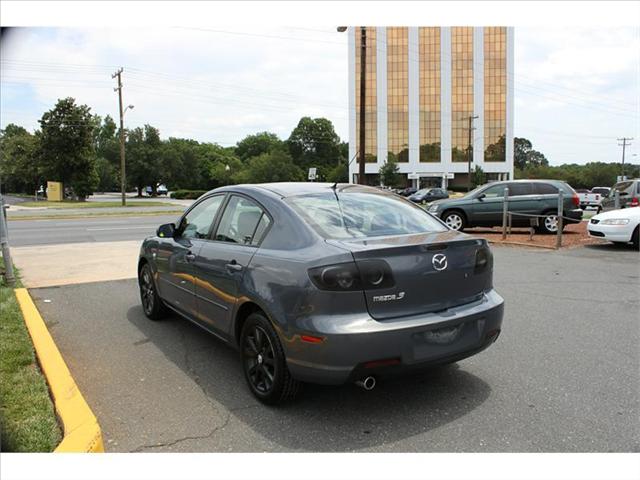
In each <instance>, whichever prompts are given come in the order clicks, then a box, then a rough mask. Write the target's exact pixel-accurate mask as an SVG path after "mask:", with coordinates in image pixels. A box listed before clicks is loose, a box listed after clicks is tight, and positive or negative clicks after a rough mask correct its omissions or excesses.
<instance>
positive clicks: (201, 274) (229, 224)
mask: <svg viewBox="0 0 640 480" xmlns="http://www.w3.org/2000/svg"><path fill="white" fill-rule="evenodd" d="M271 222H272V220H271V218H270V217H269V215H268V214H267V213H266V211H265V210H264V209H263V208H262V207H261V206H260V205H259V204H258V203H257V202H255V201H254V200H252V199H250V198H249V197H246V196H244V195H239V194H232V195H230V196H229V199H228V201H227V204H226V206H225V208H224V213H223V214H222V215H221V216H220V219H219V221H218V223H217V225H216V227H215V232H214V233H213V235H212V241H209V242H205V244H204V245H203V246H202V248H201V249H200V251H199V253H198V255H197V256H196V259H195V262H194V268H195V291H196V303H197V308H198V318H199V319H200V320H201V321H203V322H205V323H206V324H207V325H208V326H209V327H210V328H212V329H214V330H216V331H217V332H219V333H221V334H223V335H225V336H226V335H228V334H229V332H230V326H231V320H232V314H233V312H234V308H235V306H236V304H237V302H238V296H239V291H240V282H241V281H242V277H243V275H244V273H245V270H246V269H247V267H248V265H249V262H250V261H251V257H253V255H254V254H255V252H256V250H257V248H258V245H259V243H260V240H262V237H263V236H264V233H265V232H266V230H267V229H268V227H269V225H270V224H271Z"/></svg>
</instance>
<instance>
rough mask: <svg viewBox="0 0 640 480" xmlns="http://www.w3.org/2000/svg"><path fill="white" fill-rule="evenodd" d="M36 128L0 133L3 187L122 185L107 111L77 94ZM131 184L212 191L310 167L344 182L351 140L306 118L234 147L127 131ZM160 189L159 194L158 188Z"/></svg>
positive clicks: (150, 129) (283, 177)
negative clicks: (286, 130) (98, 111)
mask: <svg viewBox="0 0 640 480" xmlns="http://www.w3.org/2000/svg"><path fill="white" fill-rule="evenodd" d="M39 124H40V128H39V129H37V130H36V131H35V132H34V133H31V132H29V131H27V130H26V129H25V128H23V127H21V126H18V125H14V124H9V125H7V126H6V128H5V129H4V130H2V131H0V151H1V152H2V155H1V157H0V181H1V182H2V190H3V191H4V192H12V193H33V192H34V191H35V190H36V189H38V188H39V187H40V186H41V185H43V184H44V183H46V181H47V180H51V181H60V182H62V183H63V184H64V185H65V187H70V188H71V190H72V191H73V194H74V195H75V196H76V197H77V198H79V199H84V198H86V197H87V196H88V195H91V194H92V193H93V192H96V191H117V190H119V189H120V180H119V179H120V143H119V142H120V137H119V135H120V132H119V129H118V127H117V125H116V123H115V122H114V120H113V118H111V117H110V116H109V115H107V116H106V117H104V118H102V117H100V116H98V115H94V114H92V113H91V109H90V108H89V107H88V106H87V105H77V104H76V102H75V100H74V99H73V98H64V99H60V100H58V102H57V103H56V105H55V106H54V107H53V108H52V109H51V110H50V111H48V112H45V113H44V114H43V115H42V118H41V119H40V120H39ZM125 149H126V177H127V178H126V181H127V188H128V190H129V189H136V190H137V192H138V195H142V192H143V191H144V189H145V188H146V187H147V186H151V187H152V188H153V189H155V188H156V186H157V185H158V184H161V183H164V184H166V185H167V186H168V187H169V188H170V189H172V190H177V189H189V190H209V189H212V188H216V187H219V186H222V185H228V184H235V183H263V182H280V181H304V180H306V178H307V172H308V168H309V167H315V168H317V175H318V179H319V180H322V181H330V182H336V181H337V182H344V181H347V177H348V167H347V156H348V145H347V143H346V142H343V141H341V140H340V137H339V136H338V135H337V133H336V132H335V129H334V127H333V124H332V123H331V121H329V120H327V119H326V118H310V117H303V118H301V119H300V121H299V122H298V124H297V125H296V127H295V128H294V129H293V131H292V132H291V134H290V135H289V137H288V138H287V139H286V140H282V139H280V138H279V137H278V136H277V135H276V134H274V133H270V132H259V133H256V134H253V135H248V136H246V137H245V138H244V139H242V140H240V141H239V142H238V143H237V144H236V145H234V146H230V147H225V146H221V145H218V144H216V143H208V142H198V141H196V140H192V139H185V138H173V137H171V138H168V139H166V140H163V139H161V138H160V131H159V129H158V128H156V127H154V126H152V125H145V126H144V127H137V128H133V129H130V130H126V143H125ZM154 193H155V192H154Z"/></svg>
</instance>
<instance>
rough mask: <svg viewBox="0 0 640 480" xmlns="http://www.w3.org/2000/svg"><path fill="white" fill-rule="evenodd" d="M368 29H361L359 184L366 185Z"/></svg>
mask: <svg viewBox="0 0 640 480" xmlns="http://www.w3.org/2000/svg"><path fill="white" fill-rule="evenodd" d="M366 70H367V27H360V149H359V151H358V154H359V159H358V183H359V184H360V185H364V184H365V183H366V182H365V173H364V165H365V135H364V127H365V118H364V117H365V112H366V109H365V104H364V102H365V98H366V95H365V89H366V88H367V87H366V85H367V83H366V80H367V72H366Z"/></svg>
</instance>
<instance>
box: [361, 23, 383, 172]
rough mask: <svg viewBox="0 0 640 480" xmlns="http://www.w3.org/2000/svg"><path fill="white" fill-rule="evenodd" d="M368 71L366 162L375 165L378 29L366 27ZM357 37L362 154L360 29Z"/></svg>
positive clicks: (365, 120)
mask: <svg viewBox="0 0 640 480" xmlns="http://www.w3.org/2000/svg"><path fill="white" fill-rule="evenodd" d="M366 32H367V39H366V41H367V45H366V49H367V51H366V69H365V82H366V83H365V99H364V100H365V101H364V108H365V116H364V143H365V149H364V150H365V160H366V161H367V162H372V163H375V162H376V161H377V154H378V152H377V148H378V145H377V143H378V133H377V128H378V96H377V82H376V27H366ZM355 36H356V42H355V43H356V75H355V82H356V151H357V152H360V53H361V50H360V49H361V45H362V36H361V31H360V28H356V29H355Z"/></svg>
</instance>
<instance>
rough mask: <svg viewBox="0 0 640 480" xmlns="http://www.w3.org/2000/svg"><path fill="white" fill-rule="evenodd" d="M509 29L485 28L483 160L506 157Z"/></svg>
mask: <svg viewBox="0 0 640 480" xmlns="http://www.w3.org/2000/svg"><path fill="white" fill-rule="evenodd" d="M506 128H507V29H506V27H485V29H484V146H485V150H484V160H485V162H504V161H506V151H505V146H506V145H505V137H506Z"/></svg>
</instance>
